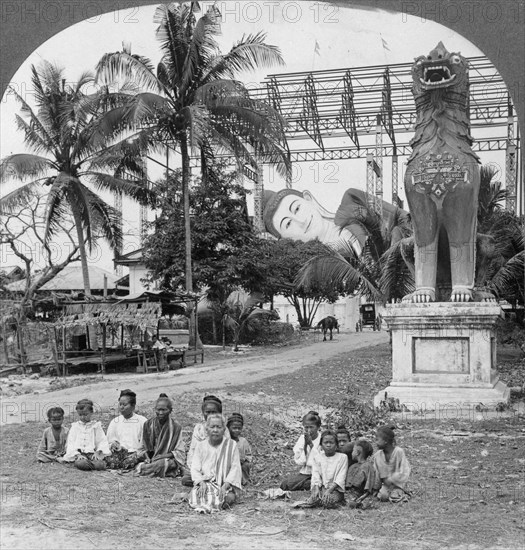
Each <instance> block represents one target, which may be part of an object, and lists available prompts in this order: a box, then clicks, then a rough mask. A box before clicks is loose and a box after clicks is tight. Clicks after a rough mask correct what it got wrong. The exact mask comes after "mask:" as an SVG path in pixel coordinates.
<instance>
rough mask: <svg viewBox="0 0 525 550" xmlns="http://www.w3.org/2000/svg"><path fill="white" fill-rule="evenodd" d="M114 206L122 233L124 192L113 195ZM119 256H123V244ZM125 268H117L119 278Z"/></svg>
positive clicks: (118, 251) (118, 265)
mask: <svg viewBox="0 0 525 550" xmlns="http://www.w3.org/2000/svg"><path fill="white" fill-rule="evenodd" d="M113 206H114V207H115V210H116V211H117V216H118V217H117V223H118V226H119V229H120V231H121V232H122V227H123V223H122V192H120V191H115V193H114V195H113ZM119 256H122V243H121V245H120V246H119V248H118V250H117V257H119ZM122 270H123V268H122V266H121V265H120V264H117V266H116V267H115V273H116V274H117V275H118V276H119V277H122V274H123V271H122Z"/></svg>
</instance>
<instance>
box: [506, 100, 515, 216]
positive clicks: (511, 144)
mask: <svg viewBox="0 0 525 550" xmlns="http://www.w3.org/2000/svg"><path fill="white" fill-rule="evenodd" d="M508 113H509V116H508V119H507V149H506V151H505V188H506V189H507V193H508V195H507V201H506V205H505V208H506V209H507V210H511V211H512V212H515V211H516V144H515V140H514V110H513V107H512V104H511V103H510V102H509V106H508Z"/></svg>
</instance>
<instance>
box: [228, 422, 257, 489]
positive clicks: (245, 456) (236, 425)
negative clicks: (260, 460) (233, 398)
mask: <svg viewBox="0 0 525 550" xmlns="http://www.w3.org/2000/svg"><path fill="white" fill-rule="evenodd" d="M226 426H227V427H228V431H229V432H230V437H231V438H232V440H233V441H235V442H236V443H237V449H239V457H240V459H241V469H242V484H243V485H246V484H247V483H248V482H249V481H250V463H251V461H252V448H251V447H250V444H249V443H248V441H246V439H245V438H244V437H243V436H242V435H241V433H242V429H243V427H244V417H243V415H242V414H241V413H238V412H234V413H232V414H231V415H230V417H229V418H228V422H227V423H226Z"/></svg>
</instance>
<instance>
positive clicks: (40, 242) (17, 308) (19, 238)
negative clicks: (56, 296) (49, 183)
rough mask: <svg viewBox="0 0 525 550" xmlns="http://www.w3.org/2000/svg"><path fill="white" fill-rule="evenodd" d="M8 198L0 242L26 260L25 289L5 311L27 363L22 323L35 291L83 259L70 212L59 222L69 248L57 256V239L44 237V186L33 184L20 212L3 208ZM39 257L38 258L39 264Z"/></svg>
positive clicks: (0, 200) (0, 206) (1, 203)
mask: <svg viewBox="0 0 525 550" xmlns="http://www.w3.org/2000/svg"><path fill="white" fill-rule="evenodd" d="M7 201H9V195H8V196H7V197H3V198H0V212H1V213H2V221H3V229H2V232H1V234H0V246H2V247H9V249H10V251H11V253H13V254H14V256H16V257H17V258H18V260H19V261H21V262H23V264H24V268H25V274H26V277H25V284H24V287H23V289H22V290H21V292H20V293H17V296H16V298H17V299H16V304H14V306H13V307H12V308H11V310H10V311H9V312H7V311H6V312H2V313H3V314H4V315H7V314H8V315H9V317H10V318H11V320H12V326H13V328H14V329H15V330H16V333H17V342H18V346H19V353H20V360H21V363H22V366H24V367H25V365H26V359H27V357H26V349H25V345H24V344H25V343H24V338H23V336H22V331H21V327H22V326H23V325H24V324H25V322H26V320H27V318H28V316H29V315H30V313H31V309H32V306H33V303H34V300H35V297H36V293H37V291H38V290H39V289H40V288H41V287H42V286H44V285H45V284H46V283H47V282H48V281H50V280H51V279H53V277H55V276H56V275H57V274H58V273H60V272H61V271H62V270H63V269H64V267H66V266H67V265H69V263H71V262H75V261H78V260H79V259H80V256H79V246H78V243H77V242H75V238H74V233H75V225H74V223H73V221H72V219H71V216H64V217H63V219H60V220H58V221H57V222H56V223H57V226H58V227H59V228H60V230H61V236H62V237H65V239H67V241H68V244H69V246H68V247H67V250H68V252H67V254H63V255H62V257H61V258H56V251H57V248H58V247H57V244H58V243H57V242H56V241H55V242H50V240H49V239H45V238H44V230H45V226H46V217H45V210H46V195H45V194H44V193H43V192H42V190H40V189H38V188H37V187H34V188H30V189H29V190H28V192H27V195H26V203H25V204H24V205H20V207H19V209H18V210H17V212H11V213H8V212H5V211H4V210H3V207H4V204H5V202H7ZM62 244H65V243H62ZM36 260H38V261H39V263H38V264H37V262H36ZM7 295H8V294H7ZM6 355H7V354H6Z"/></svg>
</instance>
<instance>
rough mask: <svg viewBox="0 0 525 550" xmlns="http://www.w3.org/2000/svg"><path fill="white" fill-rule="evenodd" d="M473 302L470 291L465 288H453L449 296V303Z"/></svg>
mask: <svg viewBox="0 0 525 550" xmlns="http://www.w3.org/2000/svg"><path fill="white" fill-rule="evenodd" d="M472 300H473V296H472V289H471V288H468V287H467V286H455V287H454V288H453V289H452V294H451V295H450V301H451V302H471V301H472Z"/></svg>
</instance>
